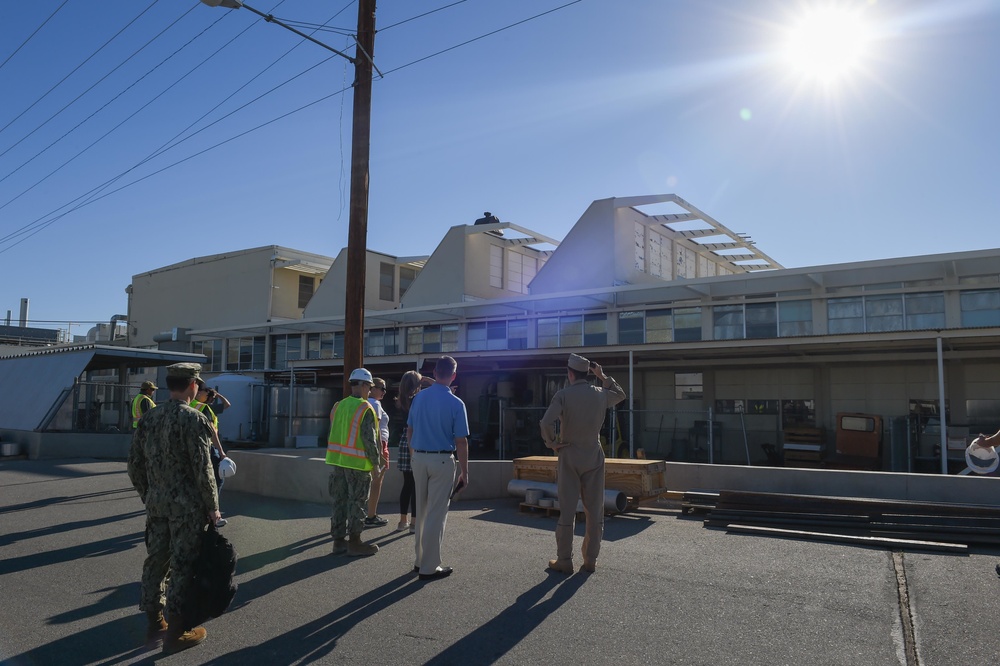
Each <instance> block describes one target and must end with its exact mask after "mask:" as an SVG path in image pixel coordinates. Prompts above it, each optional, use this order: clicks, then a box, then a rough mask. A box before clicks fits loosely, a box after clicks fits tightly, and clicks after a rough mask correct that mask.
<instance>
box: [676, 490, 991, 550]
mask: <svg viewBox="0 0 1000 666" xmlns="http://www.w3.org/2000/svg"><path fill="white" fill-rule="evenodd" d="M709 499H710V493H706V492H704V491H699V494H698V495H696V496H693V497H692V501H691V503H692V507H694V506H700V507H702V510H707V512H708V513H707V515H706V518H705V526H706V527H724V528H726V529H729V530H733V531H742V532H753V533H766V534H772V535H779V536H794V537H798V538H818V539H823V540H834V541H842V542H853V543H868V544H871V545H884V546H887V547H900V548H902V547H908V546H909V547H914V548H922V549H928V548H930V549H938V550H960V549H965V548H966V547H967V546H968V545H971V544H987V545H997V544H1000V509H997V508H994V507H988V506H982V505H977V504H953V503H944V502H916V501H906V500H881V499H871V498H852V497H827V496H814V495H790V494H782V493H756V492H744V491H732V490H723V491H720V492H719V493H718V497H717V500H716V501H715V503H714V504H713V505H711V506H710V507H709V506H708V505H709V502H708V500H709ZM705 507H708V508H707V509H706V508H705ZM692 510H695V509H694V508H692Z"/></svg>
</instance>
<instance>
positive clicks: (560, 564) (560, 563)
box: [549, 560, 573, 574]
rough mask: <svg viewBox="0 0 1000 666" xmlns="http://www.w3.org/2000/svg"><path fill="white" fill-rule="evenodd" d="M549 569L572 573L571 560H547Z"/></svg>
mask: <svg viewBox="0 0 1000 666" xmlns="http://www.w3.org/2000/svg"><path fill="white" fill-rule="evenodd" d="M549 569H550V570H551V571H558V572H559V573H564V574H571V573H573V560H549Z"/></svg>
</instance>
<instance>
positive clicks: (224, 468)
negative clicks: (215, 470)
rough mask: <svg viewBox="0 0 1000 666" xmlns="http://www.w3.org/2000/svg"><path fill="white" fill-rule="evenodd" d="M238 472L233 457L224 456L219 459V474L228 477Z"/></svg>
mask: <svg viewBox="0 0 1000 666" xmlns="http://www.w3.org/2000/svg"><path fill="white" fill-rule="evenodd" d="M235 474H236V463H235V462H233V459H232V458H223V459H222V460H220V461H219V476H221V477H222V478H223V479H228V478H229V477H231V476H234V475H235Z"/></svg>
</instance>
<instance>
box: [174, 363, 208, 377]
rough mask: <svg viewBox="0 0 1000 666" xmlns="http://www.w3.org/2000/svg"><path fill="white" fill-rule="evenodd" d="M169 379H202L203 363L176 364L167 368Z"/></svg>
mask: <svg viewBox="0 0 1000 666" xmlns="http://www.w3.org/2000/svg"><path fill="white" fill-rule="evenodd" d="M167 377H183V378H184V379H201V363H174V364H173V365H168V366H167Z"/></svg>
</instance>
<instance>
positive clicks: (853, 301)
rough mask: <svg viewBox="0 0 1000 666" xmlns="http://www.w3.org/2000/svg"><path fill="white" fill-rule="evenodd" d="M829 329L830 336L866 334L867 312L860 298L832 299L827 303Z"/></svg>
mask: <svg viewBox="0 0 1000 666" xmlns="http://www.w3.org/2000/svg"><path fill="white" fill-rule="evenodd" d="M826 318H827V327H828V330H829V332H830V334H832V335H835V334H838V333H864V332H865V310H864V301H863V300H862V298H861V297H860V296H856V297H853V298H831V299H828V300H827V302H826Z"/></svg>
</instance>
